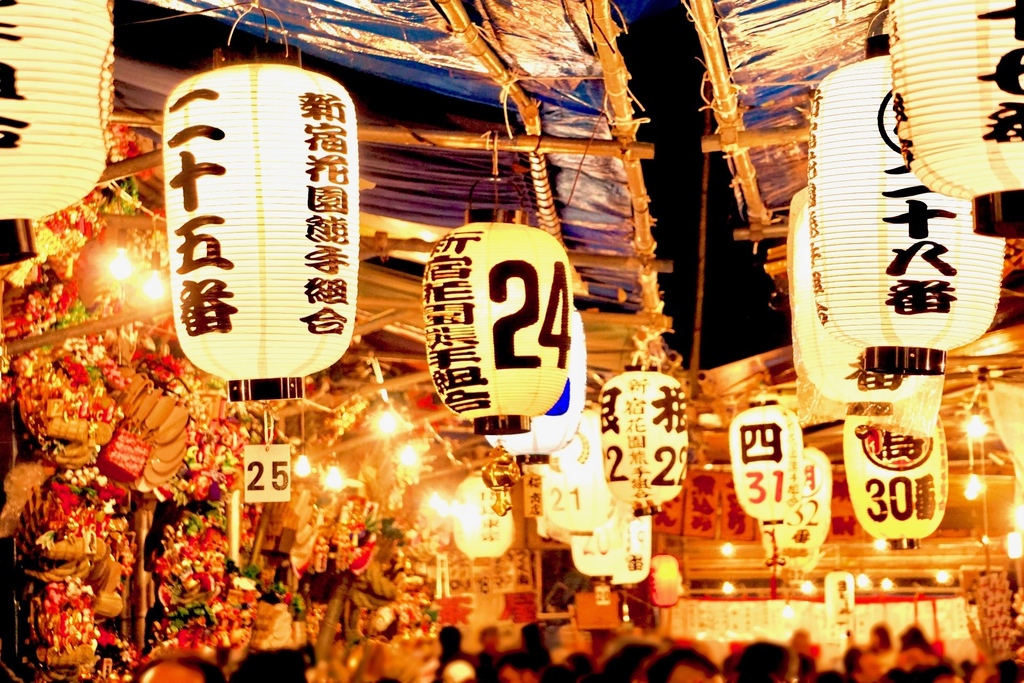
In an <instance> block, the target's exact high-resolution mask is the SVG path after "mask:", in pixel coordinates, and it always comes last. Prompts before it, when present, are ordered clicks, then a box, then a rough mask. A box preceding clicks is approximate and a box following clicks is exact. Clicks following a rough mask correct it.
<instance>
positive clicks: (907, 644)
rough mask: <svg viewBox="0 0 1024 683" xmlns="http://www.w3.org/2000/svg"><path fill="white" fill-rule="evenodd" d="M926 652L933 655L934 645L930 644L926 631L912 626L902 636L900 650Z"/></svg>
mask: <svg viewBox="0 0 1024 683" xmlns="http://www.w3.org/2000/svg"><path fill="white" fill-rule="evenodd" d="M913 649H918V650H924V651H925V652H927V653H929V654H933V653H932V645H931V643H929V642H928V638H927V637H926V636H925V635H924V631H922V630H921V629H919V628H918V627H917V626H911V627H910V628H908V629H907V630H906V631H904V632H903V633H902V634H901V635H900V650H903V651H906V650H913Z"/></svg>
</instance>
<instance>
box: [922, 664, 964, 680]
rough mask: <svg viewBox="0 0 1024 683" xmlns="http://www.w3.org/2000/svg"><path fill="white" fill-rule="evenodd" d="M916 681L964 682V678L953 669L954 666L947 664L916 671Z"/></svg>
mask: <svg viewBox="0 0 1024 683" xmlns="http://www.w3.org/2000/svg"><path fill="white" fill-rule="evenodd" d="M914 681H915V683H964V682H963V680H962V679H961V678H960V677H959V676H958V675H957V673H956V672H955V671H953V667H951V666H948V665H946V664H939V665H937V666H932V667H928V668H927V669H921V670H919V671H916V672H915V673H914Z"/></svg>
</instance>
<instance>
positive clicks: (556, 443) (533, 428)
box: [487, 310, 587, 456]
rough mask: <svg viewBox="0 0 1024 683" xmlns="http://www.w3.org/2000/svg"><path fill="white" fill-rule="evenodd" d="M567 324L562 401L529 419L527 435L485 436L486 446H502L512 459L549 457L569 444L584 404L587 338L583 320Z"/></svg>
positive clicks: (572, 317)
mask: <svg viewBox="0 0 1024 683" xmlns="http://www.w3.org/2000/svg"><path fill="white" fill-rule="evenodd" d="M569 322H570V327H571V330H572V339H571V341H570V344H569V379H567V380H566V382H565V388H564V389H563V391H562V395H561V397H559V399H558V401H557V402H556V403H555V405H554V406H553V407H552V408H551V410H549V411H548V412H547V413H545V414H544V415H539V416H537V417H534V418H531V419H530V431H528V432H526V433H525V434H508V435H505V436H497V435H493V434H488V435H487V443H489V444H491V445H492V446H497V445H498V444H501V445H502V446H503V447H504V448H505V450H506V451H508V452H509V453H511V454H512V455H521V456H536V455H551V454H552V453H554V452H555V451H558V450H561V449H562V448H565V447H566V446H567V445H568V444H569V442H570V441H572V439H573V437H574V436H575V435H576V430H577V429H578V428H579V426H580V418H581V417H582V416H583V407H584V405H585V404H586V401H587V338H586V335H585V334H584V331H583V316H581V315H580V314H579V312H578V311H576V310H573V311H571V312H570V313H569Z"/></svg>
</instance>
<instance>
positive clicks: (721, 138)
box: [700, 126, 810, 154]
mask: <svg viewBox="0 0 1024 683" xmlns="http://www.w3.org/2000/svg"><path fill="white" fill-rule="evenodd" d="M809 136H810V128H809V127H808V126H780V127H779V128H768V129H763V130H737V131H734V135H733V137H732V138H730V137H729V136H727V135H723V134H721V133H715V134H709V135H704V136H703V137H701V139H700V149H701V151H702V152H704V153H705V154H707V153H709V152H724V151H725V150H726V148H727V147H728V146H729V145H731V144H734V145H736V146H738V147H741V148H744V149H749V148H753V147H771V146H772V145H789V144H794V143H797V142H807V139H808V137H809Z"/></svg>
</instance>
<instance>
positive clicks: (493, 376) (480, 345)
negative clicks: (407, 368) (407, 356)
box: [423, 223, 572, 434]
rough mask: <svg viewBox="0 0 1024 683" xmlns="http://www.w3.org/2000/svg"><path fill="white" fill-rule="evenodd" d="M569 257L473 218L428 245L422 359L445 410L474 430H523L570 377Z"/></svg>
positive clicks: (532, 237)
mask: <svg viewBox="0 0 1024 683" xmlns="http://www.w3.org/2000/svg"><path fill="white" fill-rule="evenodd" d="M569 277H570V268H569V258H568V256H566V253H565V249H564V248H563V247H562V245H561V244H559V242H558V240H556V239H555V238H554V237H552V236H551V235H549V234H548V233H546V232H544V231H543V230H538V229H537V228H531V227H527V226H525V225H515V224H512V223H470V224H469V225H464V226H462V227H460V228H455V229H454V230H452V231H451V232H449V233H448V234H447V235H445V236H444V237H443V238H441V239H440V240H439V241H438V242H437V245H436V246H435V247H434V251H433V253H431V255H430V259H429V260H428V261H427V265H426V267H425V270H424V274H423V316H424V322H425V327H426V343H427V362H428V364H429V365H430V372H431V377H432V378H433V381H434V388H435V389H436V390H437V393H438V395H439V396H440V397H441V400H442V401H443V402H444V404H445V405H446V406H448V408H449V409H451V410H452V411H453V412H455V413H457V414H458V415H460V416H462V417H465V418H468V419H472V420H473V424H474V428H475V430H476V432H477V433H478V434H521V433H524V432H526V431H528V430H529V429H530V418H532V417H536V416H538V415H543V414H544V413H546V412H548V410H550V409H551V407H552V406H554V405H555V403H556V402H557V401H558V399H559V397H560V396H561V395H562V393H563V391H564V390H565V382H566V380H567V379H568V376H569V346H570V339H571V331H570V325H569V311H571V310H572V290H571V289H570V287H569Z"/></svg>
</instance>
